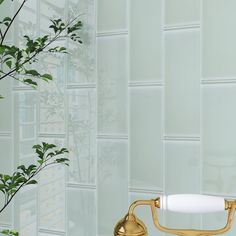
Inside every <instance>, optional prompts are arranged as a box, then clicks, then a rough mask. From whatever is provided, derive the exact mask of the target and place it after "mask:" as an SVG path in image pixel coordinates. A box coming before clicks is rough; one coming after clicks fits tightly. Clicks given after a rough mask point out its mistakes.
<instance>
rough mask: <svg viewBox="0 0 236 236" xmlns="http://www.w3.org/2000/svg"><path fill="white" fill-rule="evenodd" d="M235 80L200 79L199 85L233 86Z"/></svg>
mask: <svg viewBox="0 0 236 236" xmlns="http://www.w3.org/2000/svg"><path fill="white" fill-rule="evenodd" d="M235 83H236V78H234V77H225V78H222V77H213V78H202V79H201V84H202V85H205V84H235Z"/></svg>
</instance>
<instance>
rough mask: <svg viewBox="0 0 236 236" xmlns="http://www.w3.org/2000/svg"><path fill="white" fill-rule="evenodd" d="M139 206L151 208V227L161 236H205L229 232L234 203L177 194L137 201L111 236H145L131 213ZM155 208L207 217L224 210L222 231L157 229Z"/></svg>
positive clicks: (213, 198)
mask: <svg viewBox="0 0 236 236" xmlns="http://www.w3.org/2000/svg"><path fill="white" fill-rule="evenodd" d="M140 205H146V206H150V207H151V212H152V218H153V223H154V225H155V226H156V228H157V229H158V230H160V231H162V232H166V233H170V234H175V235H181V236H208V235H216V234H222V233H225V232H226V231H228V230H229V229H230V228H231V225H232V222H233V218H234V213H235V209H236V200H232V201H230V200H226V199H224V198H222V197H215V196H207V195H198V194H176V195H169V196H161V197H158V198H156V199H151V200H138V201H135V202H134V203H132V204H131V205H130V207H129V210H128V213H127V214H126V215H125V217H124V218H123V219H121V220H120V221H119V222H118V223H117V224H116V226H115V229H114V236H147V235H148V231H147V227H146V226H145V225H144V223H143V222H142V221H141V220H140V219H138V218H137V216H136V215H135V214H134V209H135V208H136V207H137V206H140ZM157 208H160V209H163V210H170V211H176V212H185V213H187V212H188V213H206V212H216V211H225V210H227V211H228V218H227V223H226V225H225V227H223V228H220V229H216V230H197V229H171V228H167V227H164V226H162V225H160V223H159V221H158V216H157V211H156V209H157Z"/></svg>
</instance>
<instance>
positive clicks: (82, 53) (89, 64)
mask: <svg viewBox="0 0 236 236" xmlns="http://www.w3.org/2000/svg"><path fill="white" fill-rule="evenodd" d="M68 8H69V18H71V17H72V16H74V15H78V13H79V14H80V13H81V17H80V18H81V20H82V22H83V29H82V31H81V38H82V40H83V45H82V47H78V46H77V45H76V44H75V43H73V42H71V41H70V42H69V43H68V47H69V50H70V52H71V53H70V54H69V55H68V67H69V71H68V83H70V84H75V83H86V82H87V83H88V82H89V83H91V82H95V65H96V62H95V59H96V55H95V29H94V25H95V22H94V20H95V19H94V16H93V10H94V1H91V0H88V1H85V0H84V1H80V2H78V1H69V4H68Z"/></svg>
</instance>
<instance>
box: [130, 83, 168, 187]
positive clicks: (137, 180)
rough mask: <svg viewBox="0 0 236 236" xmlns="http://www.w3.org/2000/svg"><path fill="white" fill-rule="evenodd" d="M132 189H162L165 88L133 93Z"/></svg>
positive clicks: (131, 101)
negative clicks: (163, 101) (163, 95)
mask: <svg viewBox="0 0 236 236" xmlns="http://www.w3.org/2000/svg"><path fill="white" fill-rule="evenodd" d="M130 103H131V105H130V155H131V164H130V168H131V169H130V177H131V186H132V187H137V188H148V189H150V188H154V189H162V179H163V166H162V164H163V142H162V140H163V128H162V127H163V118H162V88H159V87H158V88H149V87H148V88H133V89H131V90H130Z"/></svg>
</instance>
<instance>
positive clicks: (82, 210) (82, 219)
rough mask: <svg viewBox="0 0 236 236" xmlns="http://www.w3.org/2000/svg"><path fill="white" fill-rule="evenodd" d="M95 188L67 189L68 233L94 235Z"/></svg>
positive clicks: (76, 235) (73, 235) (84, 235)
mask: <svg viewBox="0 0 236 236" xmlns="http://www.w3.org/2000/svg"><path fill="white" fill-rule="evenodd" d="M95 204H96V202H95V190H85V189H83V190H82V189H81V190H79V189H73V188H69V189H68V207H67V217H68V219H67V220H68V223H67V224H68V225H67V229H68V233H67V234H68V235H70V236H78V235H83V236H91V235H96V205H95Z"/></svg>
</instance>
